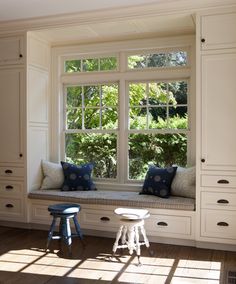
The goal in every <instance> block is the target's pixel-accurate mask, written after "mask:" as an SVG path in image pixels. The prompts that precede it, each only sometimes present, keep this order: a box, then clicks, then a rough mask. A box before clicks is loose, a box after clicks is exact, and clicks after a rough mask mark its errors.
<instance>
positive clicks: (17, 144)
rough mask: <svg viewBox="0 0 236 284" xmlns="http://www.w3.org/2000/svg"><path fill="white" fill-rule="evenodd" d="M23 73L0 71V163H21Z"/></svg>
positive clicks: (19, 70)
mask: <svg viewBox="0 0 236 284" xmlns="http://www.w3.org/2000/svg"><path fill="white" fill-rule="evenodd" d="M22 85H23V71H22V70H21V69H6V70H0V96H1V104H0V132H1V139H0V162H1V163H21V162H22V160H23V152H22V132H23V129H22V117H21V104H22V100H23V97H22V95H21V93H22Z"/></svg>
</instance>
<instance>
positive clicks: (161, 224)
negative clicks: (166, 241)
mask: <svg viewBox="0 0 236 284" xmlns="http://www.w3.org/2000/svg"><path fill="white" fill-rule="evenodd" d="M157 226H163V227H167V226H168V224H167V223H166V222H158V223H157Z"/></svg>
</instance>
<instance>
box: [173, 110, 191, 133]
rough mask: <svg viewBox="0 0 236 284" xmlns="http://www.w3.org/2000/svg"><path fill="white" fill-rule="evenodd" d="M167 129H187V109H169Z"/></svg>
mask: <svg viewBox="0 0 236 284" xmlns="http://www.w3.org/2000/svg"><path fill="white" fill-rule="evenodd" d="M169 117H170V118H169V125H168V126H169V128H172V129H188V115H187V107H170V109H169Z"/></svg>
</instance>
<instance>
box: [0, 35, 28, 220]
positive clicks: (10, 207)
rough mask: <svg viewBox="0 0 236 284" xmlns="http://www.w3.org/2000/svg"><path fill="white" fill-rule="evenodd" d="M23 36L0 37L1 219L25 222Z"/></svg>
mask: <svg viewBox="0 0 236 284" xmlns="http://www.w3.org/2000/svg"><path fill="white" fill-rule="evenodd" d="M24 54H25V52H24V37H23V36H18V35H17V36H11V37H3V38H0V96H1V103H0V132H1V139H0V220H4V221H8V220H10V221H20V222H24V221H26V210H25V208H26V206H25V194H24V188H25V128H24V125H25V124H24V123H25V122H24V121H25V108H24V105H25V65H24V60H25V59H24Z"/></svg>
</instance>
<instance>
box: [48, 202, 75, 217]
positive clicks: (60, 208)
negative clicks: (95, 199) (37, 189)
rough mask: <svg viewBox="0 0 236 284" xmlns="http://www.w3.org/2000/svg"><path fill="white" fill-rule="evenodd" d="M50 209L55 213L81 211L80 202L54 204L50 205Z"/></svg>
mask: <svg viewBox="0 0 236 284" xmlns="http://www.w3.org/2000/svg"><path fill="white" fill-rule="evenodd" d="M48 211H49V212H50V213H55V214H75V213H78V212H80V205H79V204H69V203H62V204H53V205H49V206H48Z"/></svg>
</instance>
